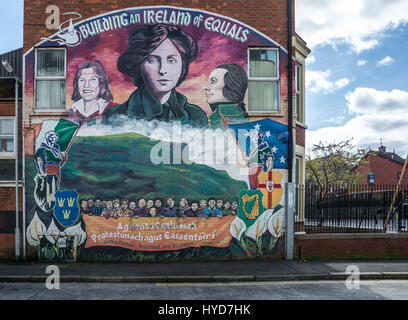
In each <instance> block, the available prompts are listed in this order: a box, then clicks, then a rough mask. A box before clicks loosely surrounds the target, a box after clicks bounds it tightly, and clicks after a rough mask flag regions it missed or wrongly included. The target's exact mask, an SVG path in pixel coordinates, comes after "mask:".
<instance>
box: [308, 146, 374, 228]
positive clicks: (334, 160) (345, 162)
mask: <svg viewBox="0 0 408 320" xmlns="http://www.w3.org/2000/svg"><path fill="white" fill-rule="evenodd" d="M355 150H356V149H355V146H354V145H353V144H352V139H349V140H345V141H340V142H338V143H335V142H333V143H323V142H321V141H320V142H319V144H315V145H313V148H312V155H308V156H307V158H306V184H307V185H316V186H317V188H318V189H317V190H318V192H319V195H318V197H317V203H316V208H317V211H318V213H319V217H320V225H321V224H323V206H322V204H323V200H324V199H325V197H326V196H327V195H328V194H329V193H330V192H335V191H337V190H338V188H340V189H341V188H345V187H346V186H347V185H349V184H351V183H361V182H362V179H363V177H364V173H362V172H360V173H357V172H355V171H354V170H353V168H354V167H355V166H356V165H357V164H358V163H361V161H364V160H363V157H364V155H365V154H366V152H367V150H365V149H357V150H356V151H355Z"/></svg>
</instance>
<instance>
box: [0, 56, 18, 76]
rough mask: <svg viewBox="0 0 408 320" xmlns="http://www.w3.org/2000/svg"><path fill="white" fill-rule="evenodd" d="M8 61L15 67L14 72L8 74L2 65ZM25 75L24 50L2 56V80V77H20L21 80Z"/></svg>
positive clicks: (0, 74)
mask: <svg viewBox="0 0 408 320" xmlns="http://www.w3.org/2000/svg"><path fill="white" fill-rule="evenodd" d="M5 60H6V61H8V62H9V63H10V65H11V66H12V67H13V71H12V72H8V71H7V70H6V68H4V67H3V66H2V65H1V62H2V61H5ZM22 75H23V48H20V49H16V50H12V51H9V52H6V53H3V54H0V78H1V77H18V78H20V79H21V77H22Z"/></svg>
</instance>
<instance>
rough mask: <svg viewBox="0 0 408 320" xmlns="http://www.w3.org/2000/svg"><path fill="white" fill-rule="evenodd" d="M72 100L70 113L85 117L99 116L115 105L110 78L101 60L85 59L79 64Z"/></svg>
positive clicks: (74, 115)
mask: <svg viewBox="0 0 408 320" xmlns="http://www.w3.org/2000/svg"><path fill="white" fill-rule="evenodd" d="M72 100H73V101H74V104H73V105H72V108H71V109H70V110H69V115H70V116H73V117H79V118H85V119H90V118H98V117H100V116H101V115H102V114H103V113H104V111H105V110H106V109H107V108H109V107H111V106H112V105H113V104H112V101H113V95H112V92H111V90H110V85H109V79H108V76H107V74H106V72H105V69H104V67H103V66H102V64H101V63H100V62H99V61H97V60H94V61H85V62H82V63H81V64H80V65H79V66H78V69H77V72H76V75H75V79H74V92H73V94H72Z"/></svg>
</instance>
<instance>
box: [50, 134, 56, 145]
mask: <svg viewBox="0 0 408 320" xmlns="http://www.w3.org/2000/svg"><path fill="white" fill-rule="evenodd" d="M47 141H48V143H49V144H51V145H54V144H55V143H57V141H58V134H56V133H54V134H50V135H49V136H48V138H47Z"/></svg>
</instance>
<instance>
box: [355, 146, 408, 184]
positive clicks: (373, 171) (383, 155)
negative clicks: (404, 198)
mask: <svg viewBox="0 0 408 320" xmlns="http://www.w3.org/2000/svg"><path fill="white" fill-rule="evenodd" d="M404 162H405V159H404V158H401V157H400V156H399V155H398V154H396V153H395V152H387V149H386V147H385V146H380V147H379V148H378V151H369V152H367V154H366V155H365V156H364V157H363V161H362V164H360V165H359V166H358V167H357V168H356V169H355V172H358V173H359V174H362V175H363V176H364V182H363V183H365V184H377V185H396V184H398V181H399V178H400V176H401V173H402V169H403V167H404ZM401 185H408V170H405V173H404V177H403V180H402V181H401Z"/></svg>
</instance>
